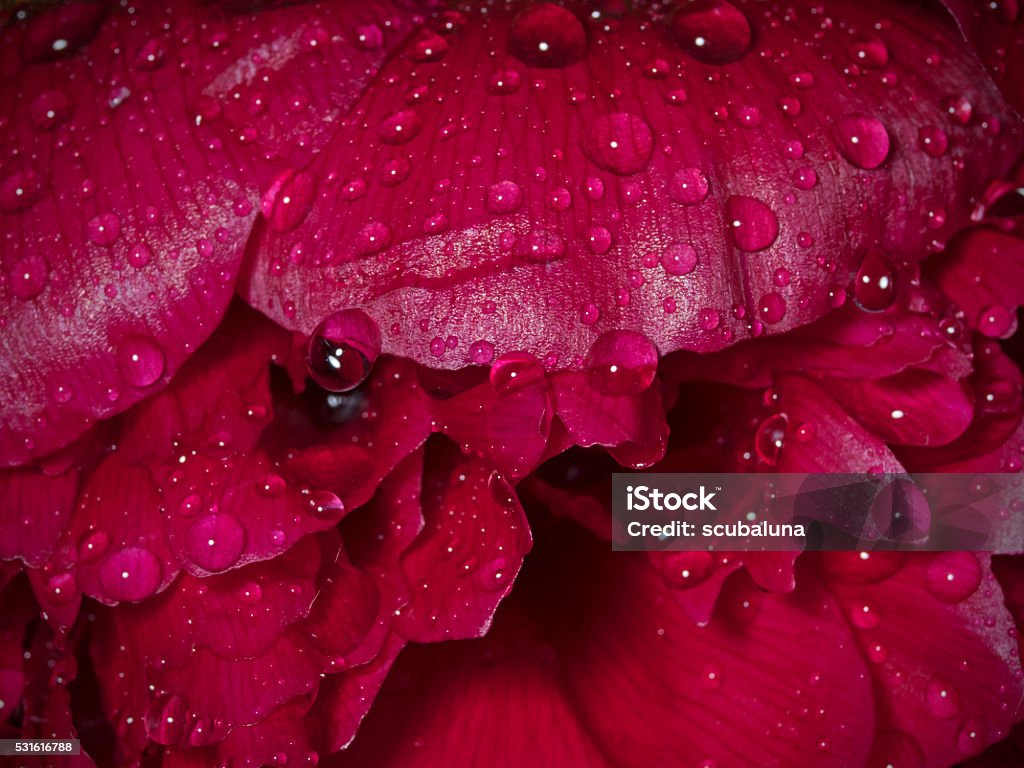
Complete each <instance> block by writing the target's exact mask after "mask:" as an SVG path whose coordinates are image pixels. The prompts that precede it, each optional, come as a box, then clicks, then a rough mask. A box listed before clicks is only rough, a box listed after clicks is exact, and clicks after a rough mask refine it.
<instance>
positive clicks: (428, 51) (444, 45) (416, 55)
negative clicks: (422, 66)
mask: <svg viewBox="0 0 1024 768" xmlns="http://www.w3.org/2000/svg"><path fill="white" fill-rule="evenodd" d="M447 53H448V42H447V41H446V40H445V39H444V38H443V37H441V36H440V35H438V34H436V33H434V32H431V31H430V30H423V32H421V33H420V35H419V37H417V38H416V40H415V42H413V44H412V53H411V54H410V57H411V58H412V60H413V61H419V62H425V63H426V62H434V61H440V60H441V59H443V58H444V57H445V55H446V54H447Z"/></svg>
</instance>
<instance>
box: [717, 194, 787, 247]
mask: <svg viewBox="0 0 1024 768" xmlns="http://www.w3.org/2000/svg"><path fill="white" fill-rule="evenodd" d="M725 215H726V218H727V221H728V224H729V229H730V230H731V231H732V239H733V242H734V243H736V247H737V248H739V249H740V250H741V251H760V250H763V249H765V248H767V247H768V246H770V245H771V244H772V243H774V242H775V239H776V238H777V237H778V236H779V220H778V218H776V216H775V212H774V211H772V209H771V208H769V207H768V206H767V205H765V204H764V203H763V202H761V201H760V200H758V199H757V198H755V197H746V196H743V195H733V196H732V197H730V198H729V199H728V200H727V201H726V204H725Z"/></svg>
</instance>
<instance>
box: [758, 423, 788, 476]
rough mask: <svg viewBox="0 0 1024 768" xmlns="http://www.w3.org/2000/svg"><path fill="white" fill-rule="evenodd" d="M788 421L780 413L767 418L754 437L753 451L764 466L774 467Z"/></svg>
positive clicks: (780, 450) (780, 451)
mask: <svg viewBox="0 0 1024 768" xmlns="http://www.w3.org/2000/svg"><path fill="white" fill-rule="evenodd" d="M787 426H788V421H787V420H786V417H785V416H783V415H782V414H781V413H777V414H775V415H773V416H769V417H768V418H767V419H765V420H764V421H763V422H761V426H759V427H758V428H757V433H756V434H755V435H754V450H755V451H757V455H758V456H759V457H760V458H761V461H763V462H764V463H765V464H767V465H769V466H772V467H774V466H775V465H776V464H777V463H778V461H779V455H780V454H781V453H782V446H783V443H784V442H785V438H786V427H787Z"/></svg>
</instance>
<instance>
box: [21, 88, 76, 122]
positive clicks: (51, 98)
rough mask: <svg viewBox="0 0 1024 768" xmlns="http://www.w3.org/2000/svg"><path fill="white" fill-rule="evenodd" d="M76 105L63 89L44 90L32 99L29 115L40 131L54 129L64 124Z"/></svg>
mask: <svg viewBox="0 0 1024 768" xmlns="http://www.w3.org/2000/svg"><path fill="white" fill-rule="evenodd" d="M73 111H74V106H73V105H72V103H71V101H70V100H69V99H68V97H67V95H65V93H64V92H63V91H43V92H42V93H41V94H39V95H38V96H36V97H35V99H33V100H32V106H31V108H30V109H29V116H30V119H31V120H32V126H33V127H34V128H35V129H36V130H38V131H53V130H56V129H57V128H59V127H60V126H62V125H64V123H66V122H67V121H68V120H69V119H70V118H71V113H72V112H73Z"/></svg>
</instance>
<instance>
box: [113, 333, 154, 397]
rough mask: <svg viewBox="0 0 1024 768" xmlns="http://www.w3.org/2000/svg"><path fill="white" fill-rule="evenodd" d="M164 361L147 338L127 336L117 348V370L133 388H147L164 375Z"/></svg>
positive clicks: (152, 342) (151, 341)
mask: <svg viewBox="0 0 1024 768" xmlns="http://www.w3.org/2000/svg"><path fill="white" fill-rule="evenodd" d="M165 366H166V360H165V359H164V352H163V350H162V349H161V348H160V345H158V344H157V343H156V341H154V340H153V339H152V338H151V337H149V336H129V337H128V338H126V339H125V340H124V341H122V342H121V343H120V344H118V346H117V369H118V371H119V372H120V373H121V376H122V377H123V378H124V380H125V381H127V382H128V383H129V384H131V385H132V386H133V387H148V386H151V385H153V384H155V383H156V382H157V381H159V379H160V377H161V376H163V374H164V367H165Z"/></svg>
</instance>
